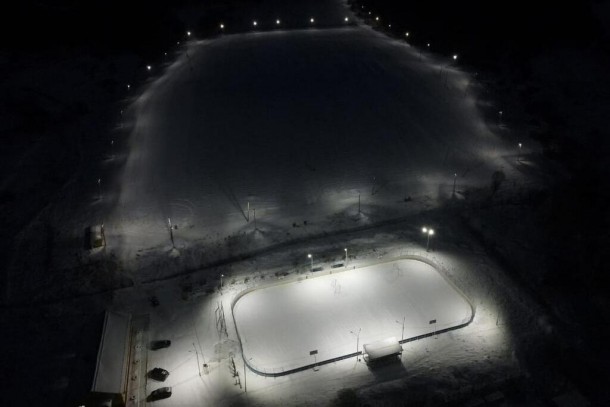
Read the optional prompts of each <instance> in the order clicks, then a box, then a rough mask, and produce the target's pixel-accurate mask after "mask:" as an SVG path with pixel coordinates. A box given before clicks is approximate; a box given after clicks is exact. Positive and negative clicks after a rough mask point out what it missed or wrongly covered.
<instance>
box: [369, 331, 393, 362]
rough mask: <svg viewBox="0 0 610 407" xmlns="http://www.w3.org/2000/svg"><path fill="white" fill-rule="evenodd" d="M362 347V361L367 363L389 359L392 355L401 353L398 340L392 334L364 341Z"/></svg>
mask: <svg viewBox="0 0 610 407" xmlns="http://www.w3.org/2000/svg"><path fill="white" fill-rule="evenodd" d="M362 347H363V348H364V361H365V362H366V363H369V364H371V363H375V362H378V361H381V360H387V359H391V358H392V357H394V356H400V354H401V353H402V346H400V342H398V340H397V339H396V338H395V337H393V336H392V337H390V338H386V339H382V340H380V341H376V342H371V343H366V344H364V345H362Z"/></svg>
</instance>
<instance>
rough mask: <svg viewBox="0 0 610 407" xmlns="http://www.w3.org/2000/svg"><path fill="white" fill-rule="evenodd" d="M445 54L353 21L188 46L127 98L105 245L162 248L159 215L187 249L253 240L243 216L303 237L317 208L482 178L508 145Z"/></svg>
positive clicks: (268, 232)
mask: <svg viewBox="0 0 610 407" xmlns="http://www.w3.org/2000/svg"><path fill="white" fill-rule="evenodd" d="M283 24H284V23H282V25H283ZM252 49H264V50H265V52H260V53H251V52H249V51H248V50H252ZM280 54H281V55H282V58H278V57H277V56H278V55H280ZM321 55H322V57H321ZM447 59H448V60H450V61H451V62H453V59H452V58H451V56H450V57H449V58H447ZM447 59H443V60H440V61H438V62H437V63H422V62H421V60H420V58H419V55H418V52H417V51H416V50H413V49H411V48H410V47H409V46H408V45H406V44H404V43H397V42H395V41H391V40H389V39H387V38H386V37H384V36H382V35H381V34H377V33H375V32H371V31H369V30H365V29H363V28H360V27H349V28H348V27H345V28H337V29H326V30H319V31H316V30H302V31H287V32H279V31H276V32H262V33H258V34H257V35H252V36H238V37H236V36H223V37H220V38H218V39H215V40H214V41H213V42H211V41H199V42H197V41H192V42H191V43H190V44H189V48H188V58H187V57H186V56H183V57H181V58H179V59H178V60H177V61H176V62H175V63H174V64H172V65H171V66H169V67H168V68H167V70H166V71H165V73H164V74H163V75H162V76H160V77H159V78H158V79H157V80H156V81H155V82H153V83H151V85H150V86H149V87H148V88H147V90H146V92H144V93H143V94H142V95H141V96H140V97H139V98H138V99H137V100H136V101H135V102H134V104H133V106H132V109H131V112H130V113H131V114H132V115H133V118H134V122H133V130H132V132H131V135H130V151H129V154H128V156H127V157H126V161H125V166H124V172H123V174H122V175H121V176H120V179H119V180H118V188H117V191H116V193H117V194H118V196H117V197H116V199H117V205H116V206H115V208H114V211H113V213H112V214H111V215H110V216H109V217H107V218H106V219H105V220H104V221H105V224H106V225H107V231H108V236H109V237H111V238H109V239H108V248H109V249H110V250H115V249H116V250H117V252H118V254H119V256H120V257H121V258H123V259H133V258H134V257H135V254H136V253H137V250H140V249H147V248H151V247H154V248H160V249H165V248H168V249H171V248H172V246H169V247H167V245H169V244H171V242H170V240H169V235H168V233H167V226H166V225H167V219H168V218H171V220H172V223H173V224H174V225H176V226H177V229H176V230H174V231H173V238H174V240H175V247H176V248H177V249H178V250H179V251H180V252H181V253H184V250H189V249H190V248H193V250H198V249H196V245H198V244H201V243H205V242H209V241H210V239H213V238H216V237H221V238H224V237H226V236H230V235H237V234H244V233H251V232H252V231H253V230H254V229H255V226H254V224H253V222H252V221H253V215H254V213H253V210H254V209H256V219H257V224H256V229H258V230H260V231H262V232H264V233H262V234H259V235H257V237H260V238H269V237H271V236H272V235H273V234H275V233H277V234H278V238H282V239H283V238H285V237H286V236H287V233H291V235H292V234H298V233H301V232H303V231H304V230H305V229H304V228H300V229H297V228H295V227H293V226H292V225H293V223H295V222H296V223H298V224H301V225H302V224H303V222H304V221H305V220H306V221H307V226H308V228H307V230H309V231H311V230H313V228H318V227H320V225H322V222H324V220H325V219H328V217H334V219H335V222H337V226H339V227H343V226H350V225H354V219H357V221H359V222H362V223H365V222H373V221H376V220H379V219H384V218H385V219H387V218H391V217H394V216H402V215H403V214H404V213H405V212H404V211H405V209H406V208H405V198H407V197H409V196H410V197H412V201H411V203H410V204H409V208H414V209H417V208H422V207H423V206H424V205H425V207H426V208H430V207H434V206H436V205H437V204H438V203H439V202H441V201H442V200H443V199H446V198H450V197H451V195H452V187H453V180H454V177H453V174H454V173H456V172H457V173H458V174H460V185H461V186H462V187H464V188H465V187H476V186H484V187H487V186H488V185H489V182H490V179H489V176H490V174H491V173H492V172H493V170H495V169H496V168H498V167H499V166H501V165H504V163H505V160H504V158H503V156H505V155H506V154H512V153H513V151H514V150H515V147H514V144H512V145H509V144H508V143H506V145H505V143H504V142H503V141H502V140H501V139H500V138H499V137H497V136H496V135H495V134H494V132H493V129H490V128H489V127H488V126H487V125H486V123H485V122H484V120H483V119H482V117H481V116H480V113H479V111H478V110H477V107H476V105H475V103H474V101H473V100H472V99H471V98H469V97H465V94H464V90H463V89H462V85H461V83H467V80H466V78H467V75H465V74H463V73H460V72H459V71H457V70H456V69H455V66H454V67H453V69H449V68H446V69H445V70H444V72H443V75H442V78H439V74H438V68H439V66H445V65H447V62H448V61H447ZM433 62H435V61H433ZM454 65H455V63H454ZM191 68H192V69H191ZM295 95H298V97H295ZM321 106H324V108H321ZM236 118H239V120H237V119H236ZM229 163H232V164H231V165H229ZM507 171H508V170H507ZM248 203H249V205H250V212H249V213H248V209H247V208H248V206H247V205H248ZM248 215H249V216H248ZM248 220H249V222H248ZM341 223H343V224H344V225H342V224H341ZM280 236H282V237H280ZM118 243H120V245H118ZM262 243H265V242H262ZM204 252H205V250H204ZM197 253H201V251H200V250H198V251H197ZM195 256H197V255H195ZM196 259H197V258H196V257H194V260H193V261H196ZM195 265H196V264H195Z"/></svg>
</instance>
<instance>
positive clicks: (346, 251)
mask: <svg viewBox="0 0 610 407" xmlns="http://www.w3.org/2000/svg"><path fill="white" fill-rule="evenodd" d="M343 250H344V251H345V267H346V268H347V247H346V248H345V249H343Z"/></svg>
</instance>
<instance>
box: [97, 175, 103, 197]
mask: <svg viewBox="0 0 610 407" xmlns="http://www.w3.org/2000/svg"><path fill="white" fill-rule="evenodd" d="M97 190H98V193H99V199H100V200H101V199H102V179H101V178H98V179H97Z"/></svg>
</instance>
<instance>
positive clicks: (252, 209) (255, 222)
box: [252, 208, 258, 230]
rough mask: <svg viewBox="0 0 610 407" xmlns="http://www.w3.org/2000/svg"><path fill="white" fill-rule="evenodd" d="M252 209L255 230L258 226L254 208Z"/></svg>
mask: <svg viewBox="0 0 610 407" xmlns="http://www.w3.org/2000/svg"><path fill="white" fill-rule="evenodd" d="M252 211H253V212H254V230H257V229H258V227H257V226H256V208H254V209H252Z"/></svg>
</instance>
